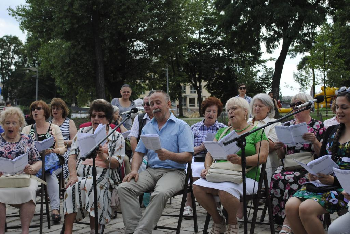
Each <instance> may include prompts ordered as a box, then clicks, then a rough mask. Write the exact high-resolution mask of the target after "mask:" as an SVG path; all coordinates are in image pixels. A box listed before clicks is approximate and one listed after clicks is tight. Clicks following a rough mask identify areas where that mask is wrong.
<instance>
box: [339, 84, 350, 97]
mask: <svg viewBox="0 0 352 235" xmlns="http://www.w3.org/2000/svg"><path fill="white" fill-rule="evenodd" d="M345 93H350V88H347V87H345V86H343V87H341V88H340V89H339V90H338V91H337V95H342V94H345Z"/></svg>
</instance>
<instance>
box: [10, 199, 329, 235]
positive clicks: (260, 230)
mask: <svg viewBox="0 0 352 235" xmlns="http://www.w3.org/2000/svg"><path fill="white" fill-rule="evenodd" d="M180 204H181V196H178V197H175V198H173V199H172V203H171V204H169V203H167V204H166V208H165V210H164V214H175V213H176V214H177V213H178V212H179V209H180ZM44 208H45V207H44ZM37 211H39V205H37ZM16 213H17V214H18V210H17V209H16V208H14V207H11V206H7V212H6V214H7V215H10V214H16ZM258 214H259V215H260V214H261V211H259V212H258ZM197 216H198V233H203V227H204V222H205V217H206V212H205V210H204V209H203V208H202V207H201V206H199V205H198V206H197ZM335 217H336V216H333V218H335ZM88 220H89V219H87V218H85V219H84V220H83V221H84V222H88ZM265 221H268V216H266V218H265ZM7 223H8V225H9V226H11V225H20V220H19V218H13V217H11V218H7ZM35 223H39V216H35V217H34V219H33V221H32V224H35ZM211 224H212V222H210V225H209V229H210V228H211ZM158 225H160V226H172V227H176V226H177V218H176V217H166V216H162V217H161V218H160V220H159V223H158ZM275 227H276V226H275ZM61 228H62V222H61V224H59V225H51V228H50V229H48V226H47V221H46V218H44V227H43V233H45V234H59V233H60V231H61ZM209 229H208V231H209ZM249 229H250V226H249V225H248V233H249ZM243 232H244V230H243V224H242V223H240V229H239V233H242V234H243ZM7 233H17V234H18V233H21V229H11V230H10V229H9V230H8V231H7ZM30 233H33V234H38V233H39V228H31V229H30ZM73 233H76V234H89V233H90V227H89V226H88V225H84V224H74V231H73ZM104 233H106V234H123V233H124V225H123V221H122V216H121V214H118V215H117V218H116V219H113V220H111V221H110V223H109V224H107V225H106V228H105V231H104ZM165 233H175V231H172V230H163V229H160V230H153V234H165ZM181 233H183V234H192V233H194V230H193V220H183V221H182V227H181ZM254 233H256V234H269V233H270V227H269V225H260V224H258V225H256V227H255V231H254Z"/></svg>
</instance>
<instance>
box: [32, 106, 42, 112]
mask: <svg viewBox="0 0 352 235" xmlns="http://www.w3.org/2000/svg"><path fill="white" fill-rule="evenodd" d="M42 109H43V108H42V107H35V108H34V107H33V108H32V111H35V110H38V111H39V110H42Z"/></svg>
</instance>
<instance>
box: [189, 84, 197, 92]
mask: <svg viewBox="0 0 352 235" xmlns="http://www.w3.org/2000/svg"><path fill="white" fill-rule="evenodd" d="M189 89H190V93H191V94H196V93H197V90H196V89H195V88H194V87H193V86H192V85H191V86H190V87H189Z"/></svg>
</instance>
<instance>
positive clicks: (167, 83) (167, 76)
mask: <svg viewBox="0 0 352 235" xmlns="http://www.w3.org/2000/svg"><path fill="white" fill-rule="evenodd" d="M163 70H166V93H167V95H169V67H168V66H166V69H163Z"/></svg>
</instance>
